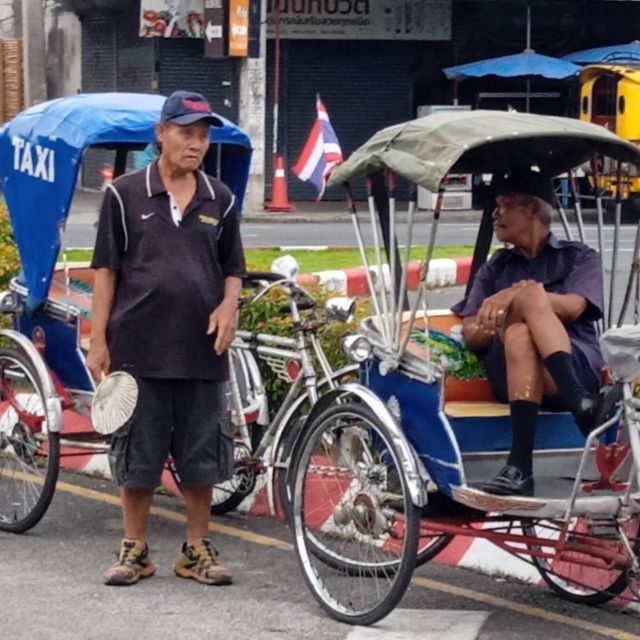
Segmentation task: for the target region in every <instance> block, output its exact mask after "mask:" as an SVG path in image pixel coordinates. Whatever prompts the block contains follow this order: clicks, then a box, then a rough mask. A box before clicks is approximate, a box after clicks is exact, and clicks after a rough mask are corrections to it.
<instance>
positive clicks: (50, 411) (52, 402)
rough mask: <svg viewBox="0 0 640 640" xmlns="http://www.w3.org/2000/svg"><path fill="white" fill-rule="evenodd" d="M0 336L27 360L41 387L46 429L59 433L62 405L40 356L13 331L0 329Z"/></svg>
mask: <svg viewBox="0 0 640 640" xmlns="http://www.w3.org/2000/svg"><path fill="white" fill-rule="evenodd" d="M0 336H4V337H5V338H9V340H11V341H12V342H14V343H15V344H16V345H17V346H18V348H19V349H20V350H21V351H23V352H24V354H25V355H26V356H27V357H28V358H29V360H30V361H31V364H32V365H33V368H34V370H35V372H36V374H37V376H38V378H39V381H40V384H41V385H42V391H43V393H44V398H45V411H46V413H47V429H48V430H49V431H52V432H53V433H60V430H61V428H62V403H61V402H60V396H59V395H58V392H57V391H56V389H55V387H54V386H53V381H52V380H51V376H50V375H49V371H48V370H47V365H46V364H45V362H44V360H43V358H42V356H41V355H40V354H39V353H38V350H37V349H36V348H35V346H34V345H33V343H32V342H31V340H29V339H28V338H27V337H26V336H24V335H22V334H21V333H19V332H18V331H14V330H13V329H0Z"/></svg>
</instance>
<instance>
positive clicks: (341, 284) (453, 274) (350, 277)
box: [296, 257, 472, 296]
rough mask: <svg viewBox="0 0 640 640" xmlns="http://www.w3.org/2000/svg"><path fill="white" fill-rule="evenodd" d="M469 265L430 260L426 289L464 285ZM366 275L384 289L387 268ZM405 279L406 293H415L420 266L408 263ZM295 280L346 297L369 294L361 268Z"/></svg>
mask: <svg viewBox="0 0 640 640" xmlns="http://www.w3.org/2000/svg"><path fill="white" fill-rule="evenodd" d="M471 261H472V258H471V257H464V258H435V259H433V260H431V262H430V263H429V271H428V273H427V286H428V287H429V288H437V287H453V286H455V285H461V284H466V283H467V280H468V279H469V273H470V272H471ZM370 272H371V277H372V280H373V284H374V285H375V284H376V283H378V282H379V281H380V279H382V282H383V283H384V286H385V288H387V289H388V287H389V282H390V279H389V267H388V265H386V264H385V265H383V268H382V274H380V273H379V269H378V267H377V266H375V267H371V268H370ZM407 275H408V277H407V283H408V287H409V290H412V289H416V288H417V287H418V285H419V283H420V263H419V262H412V263H410V264H409V269H408V274H407ZM296 279H297V281H298V282H299V283H300V284H301V285H305V284H306V285H313V284H320V285H322V286H323V287H325V288H326V289H328V290H329V291H336V292H338V293H341V294H343V295H347V296H361V295H367V294H368V292H369V287H368V284H367V271H366V269H365V268H364V267H354V268H351V269H332V270H328V271H317V272H315V273H311V274H309V273H304V274H301V275H299V276H298V277H297V278H296Z"/></svg>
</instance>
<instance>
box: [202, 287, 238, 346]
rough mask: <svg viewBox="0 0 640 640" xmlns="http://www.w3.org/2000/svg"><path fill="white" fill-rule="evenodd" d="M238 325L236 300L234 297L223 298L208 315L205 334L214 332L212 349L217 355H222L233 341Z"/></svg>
mask: <svg viewBox="0 0 640 640" xmlns="http://www.w3.org/2000/svg"><path fill="white" fill-rule="evenodd" d="M237 326H238V301H237V300H236V299H235V298H225V299H224V300H223V301H222V302H221V303H220V304H219V305H218V306H217V307H216V308H215V309H214V311H213V313H212V314H211V315H210V316H209V328H208V329H207V335H211V334H212V333H214V332H215V333H216V341H215V344H214V345H213V349H214V351H215V352H216V354H217V355H222V354H223V353H224V352H225V351H226V350H227V349H228V348H229V347H230V346H231V343H232V342H233V338H234V336H235V335H236V328H237Z"/></svg>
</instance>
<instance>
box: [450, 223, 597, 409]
mask: <svg viewBox="0 0 640 640" xmlns="http://www.w3.org/2000/svg"><path fill="white" fill-rule="evenodd" d="M520 280H535V281H536V282H540V283H541V284H543V285H544V288H545V290H546V291H547V292H548V293H559V294H577V295H580V296H582V297H583V298H585V299H586V301H587V308H586V310H585V311H584V313H583V314H582V315H581V316H580V317H579V318H577V319H576V320H575V321H573V322H568V323H565V327H566V329H567V333H568V334H569V339H570V340H571V351H572V356H573V358H572V359H573V362H574V366H575V367H576V371H577V373H578V375H579V376H580V378H581V380H582V382H583V384H584V386H585V387H586V388H587V389H588V390H589V391H592V392H595V391H597V390H598V387H599V384H600V376H601V369H602V366H603V364H604V361H603V359H602V355H601V353H600V349H599V346H598V337H597V333H596V328H595V326H594V322H595V321H596V320H598V319H599V318H601V317H602V307H603V290H602V271H601V266H600V257H599V255H598V253H597V252H596V251H595V250H593V249H591V248H590V247H588V246H587V245H585V244H583V243H581V242H571V241H565V240H558V239H557V238H556V237H555V236H554V235H553V234H550V235H549V238H548V240H547V243H546V244H545V245H544V247H543V248H542V250H541V251H540V253H539V254H538V255H537V256H536V257H535V258H533V259H529V258H527V257H526V256H525V255H524V254H523V253H521V252H520V251H519V250H518V249H515V248H514V249H502V250H500V251H497V252H496V253H495V254H494V255H493V256H492V257H491V259H490V260H489V261H488V262H487V263H486V264H484V265H483V266H482V267H481V268H480V269H479V270H478V273H477V275H476V278H475V280H474V282H473V285H472V286H471V290H470V291H469V293H468V295H467V296H466V297H465V298H464V299H463V300H461V301H460V302H459V303H457V304H456V305H454V306H453V307H452V308H451V310H452V311H453V312H454V313H455V314H457V315H459V316H462V317H467V316H474V315H476V314H477V313H478V311H479V309H480V307H481V306H482V303H483V301H484V300H485V299H486V298H488V297H489V296H492V295H493V294H495V293H498V292H499V291H502V290H503V289H507V288H508V287H510V286H511V285H513V284H515V283H516V282H519V281H520ZM486 366H487V377H488V378H489V381H490V382H491V385H492V388H493V392H494V395H495V396H496V398H497V399H498V400H500V401H503V402H506V401H507V390H506V389H507V386H506V370H505V363H504V346H503V344H502V341H501V339H500V337H499V336H493V337H492V339H491V342H490V344H489V347H488V349H487V352H486Z"/></svg>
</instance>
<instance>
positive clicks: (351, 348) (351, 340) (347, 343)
mask: <svg viewBox="0 0 640 640" xmlns="http://www.w3.org/2000/svg"><path fill="white" fill-rule="evenodd" d="M340 346H341V347H342V352H343V353H344V355H345V356H347V358H348V359H349V360H351V362H364V361H365V360H367V359H368V358H369V356H371V343H370V342H369V341H368V340H367V339H366V338H365V337H364V336H361V335H359V334H357V333H356V334H354V335H350V336H345V337H344V338H342V341H341V343H340Z"/></svg>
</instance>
